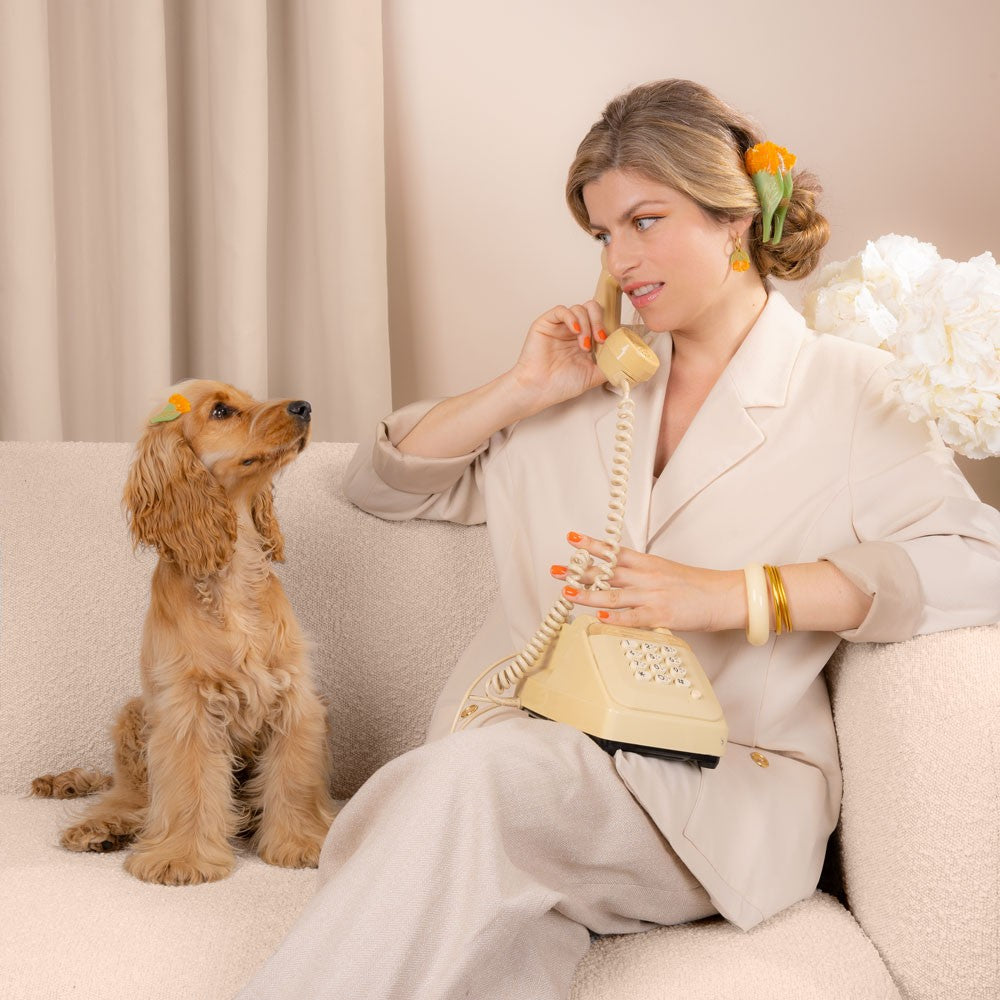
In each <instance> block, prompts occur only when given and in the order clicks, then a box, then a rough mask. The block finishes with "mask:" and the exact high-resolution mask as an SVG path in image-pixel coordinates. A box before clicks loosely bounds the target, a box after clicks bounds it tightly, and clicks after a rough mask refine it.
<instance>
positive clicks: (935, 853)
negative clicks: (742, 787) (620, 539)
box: [0, 443, 1000, 1000]
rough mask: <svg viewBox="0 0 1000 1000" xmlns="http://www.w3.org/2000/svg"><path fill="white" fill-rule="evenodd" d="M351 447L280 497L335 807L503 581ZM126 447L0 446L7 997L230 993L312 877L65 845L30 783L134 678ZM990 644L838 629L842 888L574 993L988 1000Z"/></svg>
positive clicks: (292, 591) (687, 933) (997, 637)
mask: <svg viewBox="0 0 1000 1000" xmlns="http://www.w3.org/2000/svg"><path fill="white" fill-rule="evenodd" d="M352 450H353V445H347V444H314V445H312V446H310V448H308V449H307V450H306V452H305V453H304V454H303V455H302V457H301V458H300V459H299V460H298V461H297V462H296V464H295V465H294V466H292V468H291V469H289V470H288V472H287V473H286V474H285V476H284V478H283V479H282V480H281V482H280V484H279V491H278V509H279V512H280V515H281V519H282V524H283V528H284V532H285V536H286V543H287V562H286V564H285V565H284V566H282V567H280V569H279V572H280V573H281V576H282V578H283V580H284V581H285V584H286V589H287V591H288V593H289V596H290V598H291V601H292V604H293V605H294V607H295V608H296V609H297V611H298V614H299V617H300V619H301V620H302V622H303V625H304V627H305V629H306V631H307V632H308V633H309V634H310V635H311V636H312V638H313V640H314V641H315V664H316V669H317V672H318V674H319V676H320V678H321V683H322V686H323V688H324V690H325V692H326V694H327V695H328V696H329V698H330V702H331V706H332V707H331V723H332V752H333V757H334V762H335V773H336V783H335V789H334V791H335V793H336V794H337V795H338V796H339V797H341V798H345V797H347V796H349V795H350V794H351V793H352V792H353V791H354V790H355V789H356V788H357V787H358V786H359V785H360V784H361V783H362V782H363V781H364V780H365V779H366V778H367V776H368V775H370V774H371V773H372V771H374V770H375V769H376V768H378V767H379V766H380V765H381V764H382V763H384V762H385V761H388V760H389V759H390V758H392V757H394V756H395V755H397V754H400V753H403V752H404V751H406V750H407V749H409V748H410V747H413V746H414V745H416V744H417V743H419V742H420V741H421V739H422V737H423V733H424V727H425V724H426V722H427V720H428V718H429V714H430V710H431V706H432V703H433V700H434V697H435V694H436V692H437V690H438V688H439V687H440V685H441V684H442V682H443V679H444V677H445V676H446V673H447V671H448V670H449V667H450V666H451V664H452V663H453V662H454V660H455V658H456V656H457V655H458V653H459V651H460V650H461V649H462V648H463V646H464V644H465V643H466V642H467V640H468V638H469V637H470V636H471V635H472V633H473V631H474V630H475V629H476V627H477V625H478V624H479V622H480V620H481V618H482V615H483V613H484V608H485V604H486V602H485V601H484V599H483V597H482V595H483V594H484V593H487V592H489V591H490V590H491V589H492V588H493V586H494V579H493V571H492V567H491V557H490V554H489V550H488V548H487V543H486V537H485V532H484V531H483V529H481V528H463V527H458V526H455V525H450V524H437V523H430V522H411V523H401V524H400V523H389V522H383V521H379V520H377V519H376V518H373V517H370V516H368V515H366V514H363V513H362V512H360V511H358V510H356V509H355V508H353V507H352V506H350V505H349V504H348V503H347V502H346V501H345V500H344V499H343V498H342V496H341V493H340V488H339V484H340V479H341V475H342V472H343V469H344V466H345V463H346V462H347V460H348V458H349V457H350V454H351V452H352ZM129 458H130V447H129V446H128V445H125V444H18V443H0V553H2V555H0V588H2V619H0V793H2V798H0V803H2V810H3V813H2V823H0V845H2V846H0V892H2V912H3V919H2V932H0V996H2V997H9V998H17V1000H34V998H64V997H65V998H69V997H73V998H81V1000H90V998H93V1000H113V998H122V1000H126V998H127V1000H156V998H176V997H183V998H197V1000H213V998H227V997H231V996H233V994H234V993H235V992H236V990H237V989H238V988H239V987H240V986H241V985H242V984H243V983H244V982H245V981H246V980H247V978H248V977H249V976H250V974H251V973H252V972H253V971H254V969H255V968H256V967H257V966H258V965H259V964H260V963H261V962H262V961H263V960H264V958H265V957H266V956H267V955H268V954H269V953H270V951H271V950H272V949H273V948H274V947H275V946H276V945H277V943H278V942H279V940H280V939H281V938H282V936H283V934H284V933H285V931H286V930H287V929H288V928H289V926H290V925H291V924H292V922H293V921H294V919H295V917H296V915H297V914H298V912H299V911H300V910H301V909H302V907H303V905H304V904H305V903H306V901H307V900H308V899H309V897H310V894H311V891H312V887H313V884H314V879H315V873H314V872H312V871H285V870H281V869H276V868H270V867H268V866H266V865H264V864H263V863H262V862H260V861H259V860H258V859H257V858H255V857H252V856H246V855H241V856H240V858H239V863H238V866H237V869H236V871H235V873H234V874H233V875H232V876H231V877H230V878H228V879H227V880H225V881H223V882H220V883H215V884H212V885H206V886H198V887H193V888H164V887H160V886H152V885H146V884H144V883H141V882H138V881H136V880H135V879H133V878H131V877H130V876H128V875H126V874H125V872H124V871H123V869H122V866H121V861H122V858H121V855H117V854H109V855H77V854H70V853H68V852H66V851H63V850H62V849H60V847H59V846H58V842H57V836H58V831H59V829H60V827H61V826H62V825H64V824H65V823H66V822H67V821H68V819H69V818H70V816H71V815H72V813H73V804H72V803H69V802H52V801H43V800H36V799H31V798H29V797H28V796H27V794H26V793H27V789H28V787H29V783H30V780H31V778H32V777H34V776H35V775H36V774H39V773H42V772H45V771H50V770H61V769H63V768H67V767H70V766H72V765H77V764H91V765H97V766H107V764H108V761H109V758H110V747H109V741H108V737H107V730H108V727H109V724H110V722H111V719H112V717H113V714H114V712H115V710H116V708H117V706H118V705H120V704H121V702H122V701H123V700H125V699H126V698H127V697H128V696H130V695H131V694H133V693H135V692H136V691H137V688H138V672H137V666H136V650H137V647H138V641H139V629H140V624H141V620H142V616H143V613H144V609H145V603H146V599H147V593H148V586H149V574H150V571H151V568H152V565H153V557H152V556H151V555H150V554H149V553H140V554H138V555H136V554H133V552H132V549H131V546H130V543H129V541H128V538H127V533H126V527H125V522H124V516H123V514H122V511H121V508H120V506H119V497H120V493H121V487H122V483H123V480H124V475H125V471H126V467H127V464H128V461H129ZM998 649H1000V631H998V629H997V628H996V627H984V628H979V629H965V630H960V631H955V632H949V633H944V634H941V635H935V636H929V637H925V638H921V639H919V640H914V641H911V642H907V643H902V644H899V645H889V646H879V647H876V646H848V645H846V644H845V645H842V647H841V649H840V650H839V652H838V654H837V656H836V657H835V660H834V662H833V663H832V665H831V667H830V669H829V671H828V673H829V679H830V683H831V687H832V689H833V693H834V703H835V707H836V715H837V729H838V733H839V736H840V748H841V755H842V759H843V766H844V774H845V797H844V807H843V819H842V824H841V829H840V831H839V845H840V849H839V852H838V853H839V861H840V862H841V864H840V867H841V868H842V886H843V894H844V898H845V899H846V904H847V905H846V906H845V905H842V903H841V902H840V901H838V899H837V898H836V897H835V895H831V894H829V893H823V892H817V893H816V894H815V895H814V896H813V897H812V898H811V899H807V900H804V901H803V902H801V903H799V904H797V905H796V906H794V907H792V908H791V909H789V910H787V911H786V912H784V913H782V914H779V915H778V916H777V917H775V918H774V919H772V920H770V921H768V922H767V923H765V924H763V925H762V926H760V927H758V928H756V929H755V930H754V931H752V932H751V933H748V934H744V933H742V932H740V931H738V930H736V929H734V928H733V927H731V926H729V925H727V924H725V923H724V922H722V921H721V920H720V919H714V920H708V921H703V922H699V923H697V924H693V925H689V926H682V927H674V928H664V929H658V930H654V931H651V932H649V933H646V934H641V935H635V936H630V937H623V938H605V939H601V940H598V941H596V942H595V944H594V946H593V947H592V949H591V951H590V953H589V955H588V957H587V958H586V960H585V961H584V962H583V964H582V965H581V967H580V970H579V973H578V976H577V982H576V987H575V992H574V997H575V998H576V1000H583V998H587V1000H598V998H621V1000H625V998H628V1000H643V998H649V1000H652V998H656V1000H672V998H678V1000H680V998H684V1000H700V998H705V1000H709V998H710V1000H724V998H730V997H731V998H740V1000H745V998H769V1000H777V998H789V1000H808V998H811V997H828V998H836V1000H848V998H855V997H856V998H883V997H884V998H889V997H898V996H903V997H911V998H914V1000H931V998H935V1000H973V998H996V997H997V996H1000V965H998V961H1000V891H998V889H1000V796H998V762H1000V697H998V695H1000V662H998V661H1000V654H998ZM835 867H836V866H835ZM836 888H837V887H836V885H834V888H833V891H836ZM512 960H513V961H516V956H512ZM516 1000H530V998H516Z"/></svg>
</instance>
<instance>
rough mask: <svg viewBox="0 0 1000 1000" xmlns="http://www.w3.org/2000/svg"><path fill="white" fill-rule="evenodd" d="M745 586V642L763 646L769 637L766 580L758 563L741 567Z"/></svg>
mask: <svg viewBox="0 0 1000 1000" xmlns="http://www.w3.org/2000/svg"><path fill="white" fill-rule="evenodd" d="M743 577H744V579H745V581H746V585H747V642H749V643H750V645H751V646H763V645H764V643H765V642H767V640H768V638H769V637H770V635H771V628H770V618H769V615H768V610H767V579H766V577H765V576H764V567H763V566H761V564H760V563H751V564H750V565H749V566H744V567H743Z"/></svg>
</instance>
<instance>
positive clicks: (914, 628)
mask: <svg viewBox="0 0 1000 1000" xmlns="http://www.w3.org/2000/svg"><path fill="white" fill-rule="evenodd" d="M890 384H891V383H890V380H889V377H888V375H887V374H886V373H885V370H884V369H879V370H878V371H876V372H875V373H874V375H873V376H872V377H871V378H870V380H869V382H868V385H867V386H866V388H865V391H864V393H863V395H862V397H861V401H860V404H859V408H858V414H857V419H856V422H855V429H854V435H853V440H852V446H851V467H850V490H851V506H852V517H853V523H854V530H855V533H856V535H857V537H858V544H857V545H852V546H848V547H845V548H843V549H839V550H837V551H835V552H830V553H827V554H826V555H825V556H824V557H823V558H825V559H827V560H829V561H830V562H832V563H833V564H834V565H835V566H837V568H838V569H840V570H841V572H843V573H844V574H845V576H847V578H848V579H849V580H851V582H852V583H854V584H855V585H856V586H858V587H860V588H861V590H863V591H864V592H865V593H867V594H870V595H872V597H873V602H872V606H871V609H870V611H869V613H868V615H867V616H866V618H865V620H864V621H863V622H862V623H861V625H860V626H859V627H858V628H856V629H852V630H850V631H846V632H842V633H840V634H841V635H842V636H843V637H844V638H845V639H849V640H852V641H855V642H894V641H901V640H904V639H909V638H911V637H912V636H914V635H919V634H922V633H926V632H937V631H942V630H944V629H949V628H959V627H961V626H965V625H981V624H986V623H989V622H995V621H1000V511H997V510H996V509H995V508H993V507H990V506H987V505H986V504H984V503H982V502H980V501H979V499H978V498H977V497H976V495H975V493H974V491H973V490H972V488H971V487H970V486H969V484H968V483H967V482H966V480H965V477H964V476H963V475H962V473H961V472H960V471H959V469H958V467H957V466H956V464H955V461H954V458H953V456H952V454H951V451H950V450H949V449H948V448H947V446H946V445H944V444H943V443H942V442H941V440H940V437H939V436H938V434H937V432H936V430H935V429H934V428H933V427H931V426H929V425H928V424H926V423H924V422H919V423H918V422H913V421H910V420H909V418H908V417H907V415H906V413H905V411H904V409H903V407H902V404H901V403H900V402H899V401H898V399H897V398H896V396H895V394H894V393H893V392H892V391H891V389H890Z"/></svg>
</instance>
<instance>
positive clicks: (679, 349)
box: [671, 281, 767, 377]
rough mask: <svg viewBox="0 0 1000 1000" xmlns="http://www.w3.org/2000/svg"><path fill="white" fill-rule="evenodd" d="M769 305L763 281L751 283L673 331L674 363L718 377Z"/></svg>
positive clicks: (694, 371) (703, 374)
mask: <svg viewBox="0 0 1000 1000" xmlns="http://www.w3.org/2000/svg"><path fill="white" fill-rule="evenodd" d="M766 304H767V289H766V288H765V287H764V284H763V282H759V281H758V282H756V283H754V284H753V285H748V287H747V288H746V290H745V291H744V290H742V289H741V292H740V294H738V295H733V296H731V297H729V298H727V299H725V300H724V301H722V302H719V303H717V304H716V306H715V307H714V308H713V309H711V310H709V311H707V312H706V313H704V314H703V315H701V316H699V317H698V319H697V320H696V321H695V322H693V323H692V324H691V325H690V326H689V327H688V328H686V329H684V330H675V331H672V337H673V358H672V362H671V364H672V366H680V367H681V368H682V369H683V370H685V371H688V372H691V373H700V374H701V375H702V376H703V377H704V376H707V375H710V374H711V373H714V374H715V376H716V377H718V375H720V374H721V373H722V372H723V370H724V369H725V367H726V365H728V364H729V362H730V361H731V360H732V359H733V356H734V355H735V354H736V352H737V351H738V350H739V349H740V347H741V345H742V344H743V341H744V340H746V338H747V334H749V332H750V330H751V329H752V328H753V326H754V324H755V323H756V322H757V319H758V317H759V316H760V314H761V313H762V312H763V311H764V306H765V305H766Z"/></svg>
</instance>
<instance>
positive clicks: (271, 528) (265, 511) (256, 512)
mask: <svg viewBox="0 0 1000 1000" xmlns="http://www.w3.org/2000/svg"><path fill="white" fill-rule="evenodd" d="M250 516H251V517H252V518H253V523H254V527H255V528H256V529H257V531H259V532H260V536H261V538H263V539H264V551H265V552H266V553H267V556H268V558H269V559H273V560H274V561H275V562H284V561H285V539H284V536H283V535H282V534H281V528H280V527H278V518H277V517H276V516H275V513H274V491H273V490H272V489H271V487H270V486H266V487H264V489H262V490H261V491H260V493H258V494H257V495H256V496H255V497H254V498H253V503H252V504H251V505H250Z"/></svg>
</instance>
